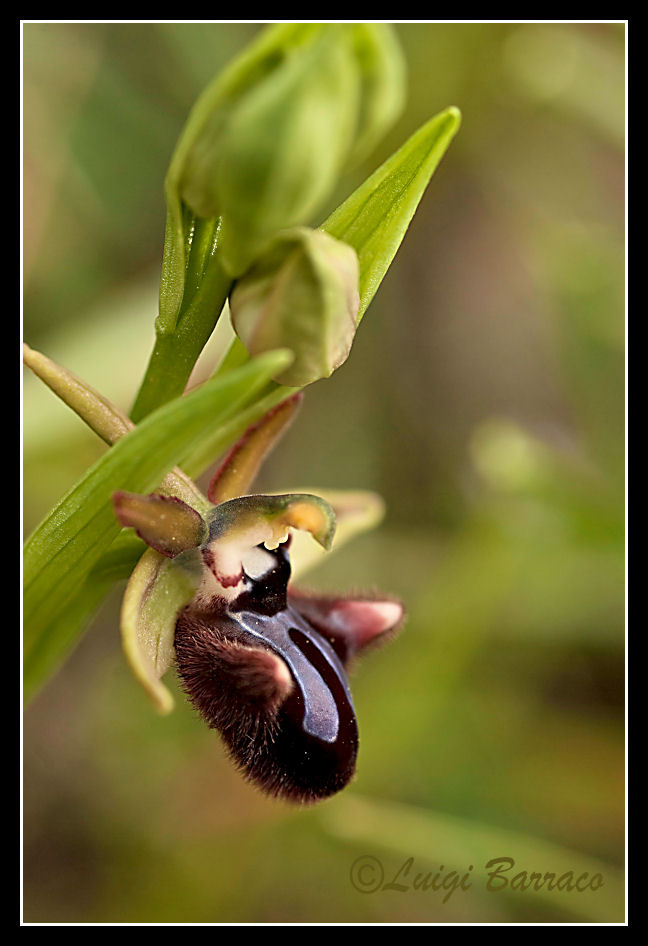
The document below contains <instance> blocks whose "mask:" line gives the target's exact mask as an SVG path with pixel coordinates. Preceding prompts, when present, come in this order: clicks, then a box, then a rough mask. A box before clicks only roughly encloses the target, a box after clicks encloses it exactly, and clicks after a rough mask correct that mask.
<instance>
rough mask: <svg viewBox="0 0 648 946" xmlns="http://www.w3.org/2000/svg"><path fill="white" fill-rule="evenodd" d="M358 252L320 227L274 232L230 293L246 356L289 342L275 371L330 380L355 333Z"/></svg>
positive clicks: (302, 381)
mask: <svg viewBox="0 0 648 946" xmlns="http://www.w3.org/2000/svg"><path fill="white" fill-rule="evenodd" d="M358 275H359V274H358V258H357V256H356V254H355V251H354V250H353V249H352V248H351V247H350V246H347V245H346V244H345V243H342V242H340V241H339V240H335V239H333V237H331V236H329V235H328V234H327V233H324V232H323V231H321V230H309V229H307V228H306V227H296V228H294V229H291V230H284V231H281V232H280V233H278V234H277V236H276V237H274V239H273V240H271V241H270V243H269V244H268V245H267V246H266V248H265V251H264V253H263V254H262V255H261V256H260V257H259V258H258V260H257V261H256V262H255V263H254V265H253V266H252V267H251V268H250V269H249V270H248V271H247V272H246V274H245V276H244V277H243V278H242V279H241V280H239V282H237V283H236V285H235V287H234V290H233V292H232V295H231V297H230V311H231V316H232V325H233V326H234V329H235V331H236V334H237V335H238V337H239V338H240V339H241V341H242V342H243V344H244V345H245V347H246V349H247V351H248V352H249V353H250V355H254V354H256V353H258V352H262V351H269V350H271V349H274V348H290V350H291V351H292V352H293V353H294V355H295V360H294V361H293V363H292V364H291V366H290V367H289V368H288V369H287V370H285V371H283V372H281V373H280V374H279V375H277V376H275V381H278V382H279V383H281V384H287V385H292V386H295V387H300V386H302V385H306V384H311V382H313V381H318V380H319V379H320V378H328V377H329V375H330V374H332V372H333V371H334V370H335V369H336V368H338V367H339V366H340V365H341V364H342V363H343V362H344V361H346V358H347V356H348V354H349V350H350V348H351V343H352V342H353V337H354V335H355V331H356V323H357V316H358V307H359V304H360V299H359V296H358Z"/></svg>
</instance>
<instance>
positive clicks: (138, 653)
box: [121, 549, 201, 714]
mask: <svg viewBox="0 0 648 946" xmlns="http://www.w3.org/2000/svg"><path fill="white" fill-rule="evenodd" d="M200 577H201V572H200V569H198V570H197V571H196V572H193V571H192V570H190V569H187V568H183V567H181V566H180V565H179V564H178V563H177V562H175V561H173V560H170V559H168V558H165V557H164V556H163V555H160V553H159V552H156V551H155V550H154V549H147V550H146V552H145V553H144V555H143V556H142V557H141V559H140V560H139V562H138V564H137V566H136V567H135V570H134V571H133V574H132V575H131V577H130V581H129V582H128V587H127V588H126V593H125V595H124V600H123V602H122V609H121V635H122V646H123V648H124V654H125V656H126V660H127V661H128V664H129V666H130V668H131V670H132V671H133V673H134V675H135V678H136V679H137V680H138V681H139V683H141V684H142V686H143V687H144V690H145V691H146V693H147V694H148V696H149V698H150V699H151V701H152V702H153V704H154V706H155V707H156V709H157V710H158V712H159V713H162V714H166V713H170V712H171V710H172V709H173V697H172V696H171V694H170V693H169V691H168V690H167V688H166V687H165V686H164V684H163V683H162V682H161V678H162V677H163V676H164V674H165V673H166V672H167V670H168V669H169V668H170V667H171V665H172V663H173V658H174V649H173V642H174V636H175V625H176V619H177V617H178V613H179V612H180V610H181V609H182V608H183V607H184V606H185V605H186V604H188V603H189V601H190V600H191V598H192V597H193V595H194V593H195V591H196V588H197V587H198V583H199V581H200Z"/></svg>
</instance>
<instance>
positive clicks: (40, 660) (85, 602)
mask: <svg viewBox="0 0 648 946" xmlns="http://www.w3.org/2000/svg"><path fill="white" fill-rule="evenodd" d="M145 551H146V545H145V544H144V542H142V540H141V539H138V538H137V536H136V535H135V534H134V533H133V532H132V531H131V530H130V529H128V530H123V531H122V532H121V533H120V534H119V535H118V536H117V538H116V539H115V541H114V542H113V544H112V545H111V546H110V548H109V549H108V550H107V551H106V552H104V554H103V555H102V557H101V558H100V559H99V561H98V562H97V563H96V565H95V566H94V568H92V569H91V571H90V573H89V574H88V576H87V578H86V580H85V581H83V582H81V583H80V584H79V585H78V586H77V587H76V588H75V591H74V596H73V597H72V598H71V599H70V601H69V602H68V604H67V605H66V607H65V610H64V611H62V612H61V613H60V614H59V616H58V617H57V618H54V619H53V621H52V622H51V624H50V626H49V628H48V633H47V634H45V635H42V636H41V638H40V639H39V641H38V642H37V644H36V646H35V647H34V648H33V649H32V651H31V653H30V655H29V672H28V668H27V664H25V679H24V689H23V697H24V700H25V703H27V702H29V700H30V699H31V698H32V697H33V696H34V695H35V693H36V692H37V690H38V688H39V686H40V684H41V683H42V682H44V681H45V679H46V678H47V677H48V676H49V675H51V674H52V673H53V672H54V671H55V670H57V669H58V668H59V666H60V664H61V663H62V662H63V660H64V659H65V657H66V656H67V655H68V654H69V652H70V650H71V649H72V647H73V646H74V644H75V643H76V642H77V641H78V640H79V639H80V637H81V635H82V632H83V631H84V630H85V628H86V627H87V626H88V624H89V623H90V621H91V620H92V618H93V617H94V615H95V614H96V612H97V611H98V610H99V607H100V605H101V603H102V601H103V599H104V598H105V596H106V595H107V594H108V592H109V591H110V589H111V588H112V586H113V585H114V584H115V583H116V582H118V581H123V580H126V579H127V578H128V576H129V575H130V574H131V572H132V571H133V569H134V568H135V566H136V564H137V561H138V559H139V558H141V556H142V554H143V553H144V552H145Z"/></svg>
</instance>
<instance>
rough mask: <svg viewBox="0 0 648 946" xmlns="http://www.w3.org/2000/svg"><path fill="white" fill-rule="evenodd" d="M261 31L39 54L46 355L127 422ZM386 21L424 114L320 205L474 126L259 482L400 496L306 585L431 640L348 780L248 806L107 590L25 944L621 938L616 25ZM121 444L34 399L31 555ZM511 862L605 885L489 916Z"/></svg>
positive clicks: (399, 129)
mask: <svg viewBox="0 0 648 946" xmlns="http://www.w3.org/2000/svg"><path fill="white" fill-rule="evenodd" d="M260 28H261V27H260V26H259V25H258V24H252V23H240V24H236V23H228V24H218V23H207V24H203V23H187V24H177V23H141V24H135V23H122V24H119V23H116V24H113V23H110V24H102V23H83V24H81V23H79V24H76V23H47V24H38V23H28V24H25V25H24V27H23V44H24V88H23V95H24V337H25V340H26V341H28V342H29V344H31V345H32V346H33V347H36V348H40V349H42V350H43V351H45V352H46V353H47V354H49V355H50V356H52V357H54V358H56V359H57V360H59V361H61V362H62V363H63V364H65V365H66V366H67V367H69V368H70V369H71V370H72V371H74V372H76V373H77V374H79V375H81V376H83V377H84V378H86V379H87V380H88V381H89V382H90V383H91V384H92V385H93V386H94V387H96V388H98V389H100V390H101V391H102V392H103V393H105V394H106V395H108V396H109V397H111V398H112V399H113V400H114V401H115V402H116V403H118V404H119V405H120V406H121V407H123V408H124V409H126V410H127V409H128V408H129V406H130V403H131V401H132V398H133V395H134V393H135V390H136V388H137V385H138V382H139V380H140V378H141V375H142V372H143V370H144V367H145V364H146V360H147V358H148V354H149V351H150V348H151V345H152V340H153V319H154V317H155V313H156V296H157V282H158V278H159V270H160V260H161V249H162V236H163V225H164V205H163V198H162V181H163V177H164V173H165V170H166V166H167V163H168V160H169V157H170V154H171V152H172V149H173V146H174V143H175V140H176V137H177V135H178V134H179V131H180V129H181V127H182V125H183V123H184V121H185V118H186V115H187V112H188V109H189V107H190V106H191V104H192V103H193V101H194V99H195V97H196V96H197V94H198V93H199V92H200V90H201V89H202V88H203V87H204V85H205V84H206V83H207V81H208V80H209V79H210V78H211V77H212V76H213V75H214V74H215V73H216V71H217V70H218V69H219V68H220V67H221V66H222V65H223V64H224V63H226V62H227V61H228V60H229V59H231V57H232V56H234V55H235V54H236V53H237V52H238V51H239V50H241V49H242V48H243V47H244V45H245V44H246V42H247V41H248V40H249V39H250V38H251V37H252V36H253V35H254V34H255V33H256V32H257V31H258V29H260ZM395 29H396V31H397V33H398V36H399V37H400V40H401V42H402V46H403V49H404V53H405V57H406V60H407V63H408V69H409V94H408V103H407V107H406V109H405V111H404V113H403V114H402V117H401V118H400V120H399V121H398V123H397V124H396V125H395V126H394V128H393V129H392V131H391V132H390V133H389V134H388V135H387V136H386V137H385V139H384V140H383V141H382V143H381V145H380V146H379V147H378V148H376V150H375V151H374V153H373V155H372V156H371V157H370V158H369V159H368V160H367V161H366V162H365V164H364V165H363V166H362V167H361V168H359V169H357V170H356V171H355V172H354V174H352V175H348V176H347V177H345V178H344V179H342V180H341V181H340V186H339V188H338V192H337V193H336V194H335V195H333V197H332V199H331V201H330V208H328V209H332V208H333V207H334V206H335V205H336V204H337V203H338V202H339V201H340V200H341V199H343V198H344V197H345V196H346V195H347V194H348V193H349V192H350V191H351V190H352V189H353V187H355V186H356V185H357V184H358V183H359V182H360V181H361V180H362V179H363V178H364V177H365V176H366V175H367V174H368V173H369V172H370V171H372V170H373V169H374V168H375V167H376V166H377V165H378V164H379V163H380V162H381V161H382V160H383V159H384V158H385V157H387V156H388V155H389V154H390V153H391V152H392V151H393V150H395V148H397V147H398V146H399V145H400V144H401V142H402V141H404V140H405V138H406V137H407V136H408V135H409V134H411V133H412V132H413V131H414V130H415V129H416V128H417V127H418V126H419V125H420V124H421V123H423V122H424V121H425V120H426V119H428V118H429V117H430V116H432V115H433V114H436V113H437V112H439V111H440V110H442V109H443V108H445V107H446V106H448V105H457V106H458V107H459V108H460V109H461V111H462V113H463V124H462V128H461V130H460V132H459V134H458V136H457V137H456V139H455V140H454V142H453V143H452V145H451V147H450V149H449V151H448V153H447V154H446V156H445V158H444V159H443V161H442V163H441V165H440V167H439V169H438V171H437V173H436V175H435V176H434V178H433V180H432V182H431V184H430V186H429V188H428V191H427V193H426V195H425V197H424V199H423V201H422V203H421V205H420V207H419V210H418V211H417V214H416V216H415V218H414V220H413V222H412V224H411V227H410V229H409V231H408V234H407V236H406V238H405V240H404V242H403V244H402V246H401V249H400V251H399V253H398V255H397V257H396V259H395V261H394V263H393V264H392V267H391V270H390V271H389V273H388V275H387V277H386V279H385V280H384V282H383V285H382V287H381V289H380V291H379V293H378V295H377V297H376V298H375V300H374V301H373V303H372V305H371V307H370V309H369V312H368V314H367V316H366V318H365V319H364V321H363V323H362V326H361V329H360V331H359V333H358V336H357V338H356V341H355V343H354V347H353V350H352V354H351V357H350V359H349V361H348V362H347V363H346V364H345V365H344V366H343V367H342V368H341V369H340V370H339V371H338V372H337V373H336V374H335V375H334V376H333V377H332V378H331V379H330V380H328V381H325V382H319V383H318V384H316V385H313V386H312V387H311V388H309V389H308V392H307V397H306V399H305V404H304V408H303V410H302V413H301V415H300V417H299V419H298V421H297V423H296V424H295V425H294V427H293V428H292V430H291V431H290V433H289V435H288V437H287V438H286V440H285V442H283V443H282V445H281V448H280V449H279V450H278V451H277V453H276V455H274V456H273V458H272V459H271V461H270V462H269V463H268V464H267V466H266V468H265V470H264V472H263V475H262V477H261V479H260V481H259V483H258V485H259V488H260V489H266V488H267V489H277V490H286V489H290V488H292V487H301V486H309V487H317V486H320V487H338V488H371V489H375V490H377V491H378V492H379V493H381V494H382V496H383V497H384V498H385V500H386V502H387V510H388V512H387V516H386V519H385V521H384V523H383V524H382V526H381V527H380V528H379V529H378V530H377V531H376V532H375V533H372V534H371V535H366V536H364V537H362V538H360V539H357V540H356V541H355V542H354V543H352V544H351V545H349V546H348V547H346V548H344V549H342V550H340V551H339V552H338V553H336V555H334V556H332V557H331V558H330V559H329V560H327V561H326V562H325V564H324V565H323V566H322V567H321V568H319V569H318V570H317V571H316V572H313V573H312V575H311V576H310V585H311V586H313V587H318V588H323V589H330V590H334V589H342V590H350V589H352V588H357V589H370V588H379V589H382V590H384V591H389V592H391V593H393V594H396V595H399V596H401V597H402V599H403V600H404V601H405V603H406V606H407V610H408V614H409V617H408V622H407V626H406V629H405V631H404V632H403V633H402V635H401V636H400V637H399V638H398V640H397V641H396V642H395V643H393V644H392V645H391V646H390V647H389V648H388V649H385V650H383V651H379V652H376V653H374V654H373V655H371V656H370V657H368V658H367V659H366V660H365V661H364V662H363V664H362V665H361V666H360V667H359V668H358V670H357V672H356V674H355V675H354V678H353V681H352V685H353V690H354V695H355V701H356V706H357V710H358V716H359V721H360V730H361V752H360V757H359V765H358V775H357V778H356V780H355V782H354V783H353V785H352V786H351V787H350V788H348V789H347V790H346V791H345V792H343V793H342V794H341V795H340V796H339V797H336V798H334V799H331V800H329V801H327V802H325V803H324V804H321V805H319V806H317V807H314V808H310V809H303V810H302V809H294V808H291V807H289V806H287V805H285V804H283V803H280V802H277V801H273V800H269V799H266V798H265V797H263V796H261V795H260V794H258V793H257V792H256V791H255V790H254V789H252V788H251V787H249V786H248V785H247V784H245V783H244V782H243V781H242V780H241V778H240V777H239V776H238V775H237V774H236V772H235V771H234V770H233V768H232V767H231V765H230V764H229V763H228V761H227V760H226V758H225V755H224V752H223V750H222V748H221V746H220V743H219V740H218V738H217V736H216V735H214V734H213V733H211V732H209V731H208V730H207V729H206V728H205V727H204V726H203V725H202V724H201V723H200V722H199V721H198V719H197V718H196V716H195V714H194V712H193V711H192V710H191V708H190V707H189V706H188V705H187V704H186V703H185V702H184V701H183V699H182V696H181V695H180V694H178V695H179V700H178V708H177V710H176V712H175V713H174V714H173V715H172V716H170V717H168V718H158V717H157V716H156V715H155V713H154V712H153V711H152V709H151V707H150V706H149V704H148V703H147V701H146V698H145V697H144V695H143V694H142V693H141V692H140V690H139V688H138V686H137V684H136V683H135V682H134V681H133V679H132V678H131V677H130V676H129V672H128V670H127V668H126V666H125V663H124V661H123V659H122V657H121V653H120V646H119V635H118V611H119V602H120V594H121V591H122V589H121V588H115V589H114V594H112V595H111V596H110V597H109V599H107V600H106V602H105V604H104V606H103V607H102V609H101V612H100V614H99V615H98V616H97V619H96V620H95V621H94V623H93V624H92V626H91V627H90V629H89V630H88V632H87V634H86V635H85V637H84V638H83V639H82V641H81V643H80V644H79V646H78V647H77V649H76V650H75V651H74V653H73V654H72V656H71V657H70V659H69V660H68V661H67V663H66V665H65V666H64V667H63V669H62V670H61V671H60V673H59V674H58V675H57V676H56V677H55V678H54V679H52V680H51V682H50V683H49V684H48V685H47V686H46V687H45V688H44V689H43V691H42V692H41V693H40V694H39V695H38V697H37V698H36V699H35V700H34V702H33V704H32V705H31V706H30V707H29V708H28V710H27V712H26V714H25V720H24V918H25V920H26V921H28V922H36V921H41V922H53V921H61V922H198V923H205V922H241V923H245V922H395V923H402V922H495V923H506V922H540V923H542V922H574V921H585V922H605V921H607V922H610V921H611V922H615V921H616V922H620V921H622V920H623V917H624V888H623V864H624V331H625V328H624V311H625V297H624V288H625V276H624V273H625V265H624V231H625V179H624V166H625V161H624V129H625V117H624V116H625V103H624V87H625V84H624V74H625V27H624V25H623V24H622V23H620V24H614V23H608V24H594V23H592V24H566V23H562V24H554V25H551V24H533V23H502V24H498V23H492V24H489V23H478V24H471V23H459V24H457V23H454V24H452V23H440V24H435V23H406V24H396V26H395ZM324 217H325V213H322V215H321V217H320V218H319V219H318V220H314V221H312V222H313V223H314V224H316V223H318V222H319V221H320V220H323V219H324ZM104 449H105V447H103V446H102V445H101V444H100V443H99V442H98V440H97V439H96V438H95V437H94V435H92V434H91V433H90V432H88V431H87V430H86V429H85V428H84V425H83V424H82V423H81V422H80V421H79V420H78V419H77V418H76V417H75V416H74V415H73V414H72V413H71V412H70V411H68V409H67V408H66V407H64V406H63V405H62V404H60V403H59V402H57V400H56V398H55V397H54V396H53V395H51V394H50V393H49V392H48V391H47V390H46V389H45V388H44V387H43V386H42V385H40V382H38V381H37V380H36V379H35V378H32V377H26V378H25V381H24V522H25V529H26V531H31V529H32V528H33V527H34V526H35V525H36V524H37V522H38V521H39V520H40V518H41V517H42V516H43V515H44V514H45V513H46V512H47V511H48V509H49V508H50V506H51V505H52V504H53V503H54V502H55V501H56V500H57V499H58V498H59V497H60V495H61V494H62V493H63V492H64V491H65V490H67V489H68V488H69V486H71V485H72V484H73V483H74V482H75V480H76V479H77V478H78V476H79V475H80V474H81V473H82V472H83V471H84V470H85V468H86V467H87V465H88V464H89V463H90V462H92V461H93V460H94V459H95V458H96V457H98V456H99V455H100V453H101V451H102V450H104ZM362 856H371V857H374V858H377V859H378V861H380V863H381V864H382V867H383V870H384V873H385V881H388V880H391V879H393V875H394V874H395V873H396V872H397V871H398V869H399V868H400V867H401V865H403V864H404V863H405V861H406V860H407V859H408V858H410V857H412V858H414V861H413V866H412V868H411V872H410V874H409V876H408V878H407V879H406V881H405V882H406V883H411V882H412V881H413V880H414V878H415V874H425V873H427V872H428V871H432V872H433V873H435V872H437V871H439V870H441V869H442V870H443V871H444V872H445V873H447V872H448V871H450V870H456V871H458V872H459V873H460V874H463V873H464V872H465V871H467V870H468V869H469V866H470V865H473V871H472V887H471V888H470V890H467V891H456V892H455V893H454V894H453V895H452V896H451V897H450V898H449V899H448V900H447V902H445V903H444V902H443V900H442V895H441V894H440V893H438V892H434V891H433V890H428V891H427V892H424V891H422V890H415V889H410V890H407V891H404V892H403V891H395V890H378V891H376V892H374V893H368V892H361V891H359V890H358V889H356V888H355V887H354V886H353V884H352V882H351V876H350V870H351V866H352V864H353V862H354V861H355V860H356V859H357V858H359V857H362ZM500 856H509V857H512V858H513V859H514V860H515V865H516V867H515V871H512V872H511V873H513V872H517V871H518V870H527V871H538V872H545V871H557V872H559V873H562V872H563V871H564V870H567V869H573V870H574V871H576V872H577V873H581V872H582V871H588V872H590V873H594V872H597V871H599V872H601V873H602V875H603V877H604V881H605V883H604V886H603V887H602V888H600V889H599V890H597V891H591V890H590V891H587V892H585V893H577V892H571V893H569V892H559V891H553V892H549V891H547V890H544V891H541V892H530V891H527V892H522V891H511V890H510V889H508V890H506V891H503V892H499V893H493V892H489V891H487V890H486V879H487V876H486V872H485V870H484V865H485V864H486V862H487V861H488V860H490V859H491V858H496V857H500ZM372 864H373V867H372V868H370V869H368V872H365V874H364V875H363V878H364V880H365V882H369V883H371V877H372V876H374V877H376V878H378V873H377V872H378V867H377V865H376V863H375V862H372ZM441 865H443V868H441ZM372 869H373V870H374V871H375V872H376V873H375V874H374V875H372V874H371V870H372ZM508 876H509V877H510V876H511V874H509V875H508ZM378 879H379V878H378ZM401 879H402V877H401Z"/></svg>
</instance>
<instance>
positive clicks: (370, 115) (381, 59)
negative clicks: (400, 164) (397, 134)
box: [349, 23, 406, 164]
mask: <svg viewBox="0 0 648 946" xmlns="http://www.w3.org/2000/svg"><path fill="white" fill-rule="evenodd" d="M351 31H352V43H353V52H354V57H355V61H356V64H357V66H358V67H359V69H360V84H361V85H360V111H359V115H358V124H357V128H356V133H355V142H354V145H353V150H352V152H351V154H350V156H349V161H350V163H351V164H357V163H358V162H359V161H362V160H363V159H364V158H365V157H366V156H367V155H368V154H369V152H370V151H371V150H372V148H373V147H374V145H375V144H376V143H377V142H378V141H379V140H380V138H381V137H382V135H383V134H384V133H385V132H386V131H387V129H388V128H389V127H390V126H391V125H392V124H393V123H394V121H395V120H396V119H397V118H398V116H399V114H400V113H401V111H402V109H403V106H404V104H405V83H406V78H405V77H406V67H405V60H404V57H403V53H402V50H401V48H400V45H399V43H398V39H397V38H396V35H395V33H394V30H393V27H392V26H390V24H389V23H354V24H353V25H352V27H351Z"/></svg>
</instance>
